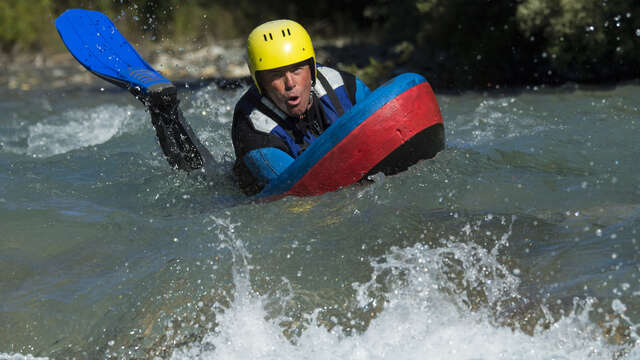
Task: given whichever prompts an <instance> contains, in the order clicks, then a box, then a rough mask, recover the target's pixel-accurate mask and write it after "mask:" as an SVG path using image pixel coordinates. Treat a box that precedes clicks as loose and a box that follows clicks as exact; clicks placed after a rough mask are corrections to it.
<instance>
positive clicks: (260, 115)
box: [232, 86, 278, 134]
mask: <svg viewBox="0 0 640 360" xmlns="http://www.w3.org/2000/svg"><path fill="white" fill-rule="evenodd" d="M261 99H262V96H261V95H260V93H259V92H258V89H257V88H256V87H255V86H251V87H250V88H249V89H247V91H245V93H244V94H242V96H241V97H240V99H239V100H238V102H237V103H236V107H235V109H234V113H233V125H232V126H233V127H239V126H240V127H242V128H245V129H246V126H241V125H248V126H249V128H251V130H253V131H257V132H259V133H264V134H269V133H270V132H271V131H272V130H273V129H274V128H275V127H276V126H278V123H276V122H275V121H274V120H273V119H271V118H270V117H269V116H267V115H266V114H265V113H264V112H263V111H262V110H260V108H259V107H258V104H259V103H260V102H261Z"/></svg>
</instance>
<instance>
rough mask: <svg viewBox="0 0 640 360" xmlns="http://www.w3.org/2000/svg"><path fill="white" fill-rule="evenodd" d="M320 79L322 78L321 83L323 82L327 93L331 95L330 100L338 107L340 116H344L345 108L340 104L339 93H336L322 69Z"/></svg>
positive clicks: (319, 74) (319, 73) (337, 110)
mask: <svg viewBox="0 0 640 360" xmlns="http://www.w3.org/2000/svg"><path fill="white" fill-rule="evenodd" d="M318 80H320V84H322V87H324V89H325V91H326V92H327V95H329V100H331V104H333V107H334V108H335V109H336V112H337V113H338V117H340V116H342V114H344V109H343V108H342V104H340V100H338V95H336V92H335V91H334V90H333V88H332V87H331V85H330V84H329V81H328V80H327V78H326V77H324V75H322V73H321V72H320V71H318Z"/></svg>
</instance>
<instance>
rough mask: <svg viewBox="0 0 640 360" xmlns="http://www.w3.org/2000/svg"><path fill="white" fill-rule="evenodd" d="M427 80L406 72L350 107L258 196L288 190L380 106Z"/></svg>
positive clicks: (281, 192)
mask: <svg viewBox="0 0 640 360" xmlns="http://www.w3.org/2000/svg"><path fill="white" fill-rule="evenodd" d="M426 81H427V80H426V79H425V78H424V77H423V76H421V75H419V74H414V73H406V74H402V75H399V76H396V77H395V78H393V79H391V80H389V81H387V82H386V83H384V84H383V85H382V86H380V87H379V88H377V89H376V90H374V91H373V92H371V93H370V94H369V96H367V97H366V98H365V99H363V100H362V101H361V102H358V103H357V104H355V105H354V106H353V107H352V108H351V110H349V111H347V112H346V113H345V114H344V115H342V116H341V117H340V118H339V119H338V120H337V121H336V122H335V123H333V124H332V125H331V126H330V127H329V128H328V129H327V130H326V131H325V132H324V133H322V135H320V137H318V138H317V139H316V140H315V141H314V142H313V143H312V144H311V145H310V146H309V147H308V148H307V149H306V150H305V151H304V152H303V153H302V154H301V155H300V156H298V157H297V158H296V159H295V161H294V162H292V163H291V165H289V167H287V168H286V169H285V170H284V171H283V172H282V173H281V174H280V175H279V176H278V177H276V178H275V179H272V180H271V181H270V182H269V183H268V185H267V186H265V188H264V189H263V190H262V191H261V192H260V193H259V194H258V195H256V198H262V197H266V196H273V195H279V194H284V193H286V192H287V191H288V190H289V189H291V187H292V186H293V185H295V184H296V183H297V182H298V181H300V179H302V177H303V176H304V175H305V174H306V173H307V172H308V171H309V170H310V169H311V168H312V167H313V166H314V165H315V164H316V163H317V162H318V161H319V160H320V159H322V158H323V157H324V156H325V155H326V154H327V153H329V152H330V151H331V150H332V149H333V148H334V147H335V146H336V145H337V144H339V143H340V142H341V141H342V140H343V139H344V138H345V137H347V136H348V135H349V133H351V131H353V129H355V128H356V127H358V126H359V125H360V124H362V123H363V122H364V121H366V120H367V119H368V118H369V117H370V116H371V115H372V114H373V113H375V112H376V111H377V110H378V109H380V108H381V107H383V106H384V105H386V104H387V103H388V102H389V101H391V100H393V99H394V98H395V97H396V96H398V95H400V94H402V93H404V92H405V91H407V90H409V89H411V88H413V87H414V86H416V85H419V84H421V83H423V82H426Z"/></svg>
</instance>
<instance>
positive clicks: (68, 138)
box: [26, 105, 142, 157]
mask: <svg viewBox="0 0 640 360" xmlns="http://www.w3.org/2000/svg"><path fill="white" fill-rule="evenodd" d="M141 112H142V111H139V110H138V111H134V108H133V107H131V106H129V107H126V108H124V109H123V108H122V107H120V106H117V105H102V106H98V107H97V108H95V109H92V110H89V111H87V110H77V109H74V110H69V111H66V112H64V113H63V114H61V115H59V116H53V117H51V118H48V119H45V120H43V121H42V122H38V123H36V124H35V125H31V126H29V128H28V129H29V137H28V148H27V150H26V152H27V154H29V155H33V156H36V157H48V156H53V155H57V154H64V153H66V152H69V151H72V150H77V149H80V148H83V147H87V146H93V145H99V144H103V143H105V142H107V141H109V140H110V139H112V138H113V137H114V136H117V135H120V134H122V133H125V132H130V131H133V130H135V129H137V128H140V127H141V126H142V124H141V122H140V121H139V118H140V115H141V114H140V113H141ZM134 114H135V115H134Z"/></svg>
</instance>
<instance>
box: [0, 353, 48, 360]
mask: <svg viewBox="0 0 640 360" xmlns="http://www.w3.org/2000/svg"><path fill="white" fill-rule="evenodd" d="M48 359H49V358H46V357H36V356H33V355H31V354H27V355H22V354H4V353H0V360H48Z"/></svg>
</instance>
